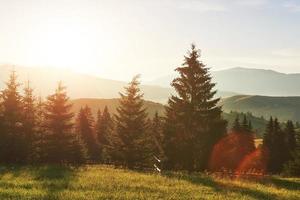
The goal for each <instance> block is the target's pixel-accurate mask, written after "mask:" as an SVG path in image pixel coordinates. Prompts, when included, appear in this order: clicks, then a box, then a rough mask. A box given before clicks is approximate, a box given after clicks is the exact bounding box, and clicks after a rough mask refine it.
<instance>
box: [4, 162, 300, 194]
mask: <svg viewBox="0 0 300 200" xmlns="http://www.w3.org/2000/svg"><path fill="white" fill-rule="evenodd" d="M0 175H1V179H0V199H51V200H52V199H64V200H65V199H66V200H68V199H70V200H77V199H78V200H79V199H87V200H89V199H151V200H152V199H230V200H234V199H239V200H242V199H281V200H293V199H295V200H296V199H299V196H300V179H283V178H273V179H271V180H268V181H265V182H264V183H256V182H248V181H244V182H242V181H232V180H226V179H217V178H212V177H209V176H207V175H201V174H194V175H186V174H182V173H181V174H180V173H170V174H167V175H158V174H149V173H139V172H133V171H128V170H121V169H113V168H111V167H105V166H100V165H98V166H83V167H79V168H64V167H49V166H45V167H39V168H38V167H15V168H11V167H10V168H9V167H1V168H0Z"/></svg>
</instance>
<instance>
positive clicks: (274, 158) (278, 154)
mask: <svg viewBox="0 0 300 200" xmlns="http://www.w3.org/2000/svg"><path fill="white" fill-rule="evenodd" d="M263 146H264V148H265V149H266V150H267V151H268V163H267V170H268V172H270V173H274V174H278V173H280V172H281V171H282V168H283V165H284V163H285V151H284V150H283V149H282V148H284V147H285V134H284V132H283V131H282V130H281V127H280V124H279V122H278V119H277V118H275V119H274V120H273V119H272V118H270V121H269V123H268V124H267V127H266V131H265V134H264V139H263Z"/></svg>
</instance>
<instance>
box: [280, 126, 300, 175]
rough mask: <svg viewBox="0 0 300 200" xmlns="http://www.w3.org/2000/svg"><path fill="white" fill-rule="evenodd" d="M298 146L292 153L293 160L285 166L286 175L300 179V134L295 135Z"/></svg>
mask: <svg viewBox="0 0 300 200" xmlns="http://www.w3.org/2000/svg"><path fill="white" fill-rule="evenodd" d="M295 138H296V146H295V149H294V151H293V152H292V159H291V160H290V161H288V162H287V163H286V164H285V166H284V174H285V175H289V176H297V177H300V132H296V133H295Z"/></svg>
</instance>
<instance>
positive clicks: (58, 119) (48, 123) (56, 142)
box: [44, 83, 85, 164]
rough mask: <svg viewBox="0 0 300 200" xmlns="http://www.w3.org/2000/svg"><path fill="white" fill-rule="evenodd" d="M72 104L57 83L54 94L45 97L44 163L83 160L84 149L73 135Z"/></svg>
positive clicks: (60, 85)
mask: <svg viewBox="0 0 300 200" xmlns="http://www.w3.org/2000/svg"><path fill="white" fill-rule="evenodd" d="M71 108H72V104H70V103H69V97H68V96H67V93H66V91H65V87H63V86H62V84H61V83H59V85H58V87H57V89H56V91H55V93H54V94H53V95H50V96H48V97H47V101H46V103H45V114H44V115H45V128H46V131H47V133H46V138H45V142H46V144H45V147H46V149H45V151H46V155H45V157H46V162H49V163H57V164H63V163H72V162H74V163H78V162H83V161H84V159H85V155H84V148H83V146H82V144H81V141H80V140H79V137H77V136H76V135H75V134H74V133H73V122H72V120H73V116H74V114H73V113H72V112H71Z"/></svg>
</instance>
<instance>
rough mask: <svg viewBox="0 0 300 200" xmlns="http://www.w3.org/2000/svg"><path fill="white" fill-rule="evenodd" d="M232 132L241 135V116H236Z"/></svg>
mask: <svg viewBox="0 0 300 200" xmlns="http://www.w3.org/2000/svg"><path fill="white" fill-rule="evenodd" d="M232 131H233V132H237V133H239V132H240V131H241V124H240V119H239V115H237V116H236V118H235V120H234V123H233V126H232Z"/></svg>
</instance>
